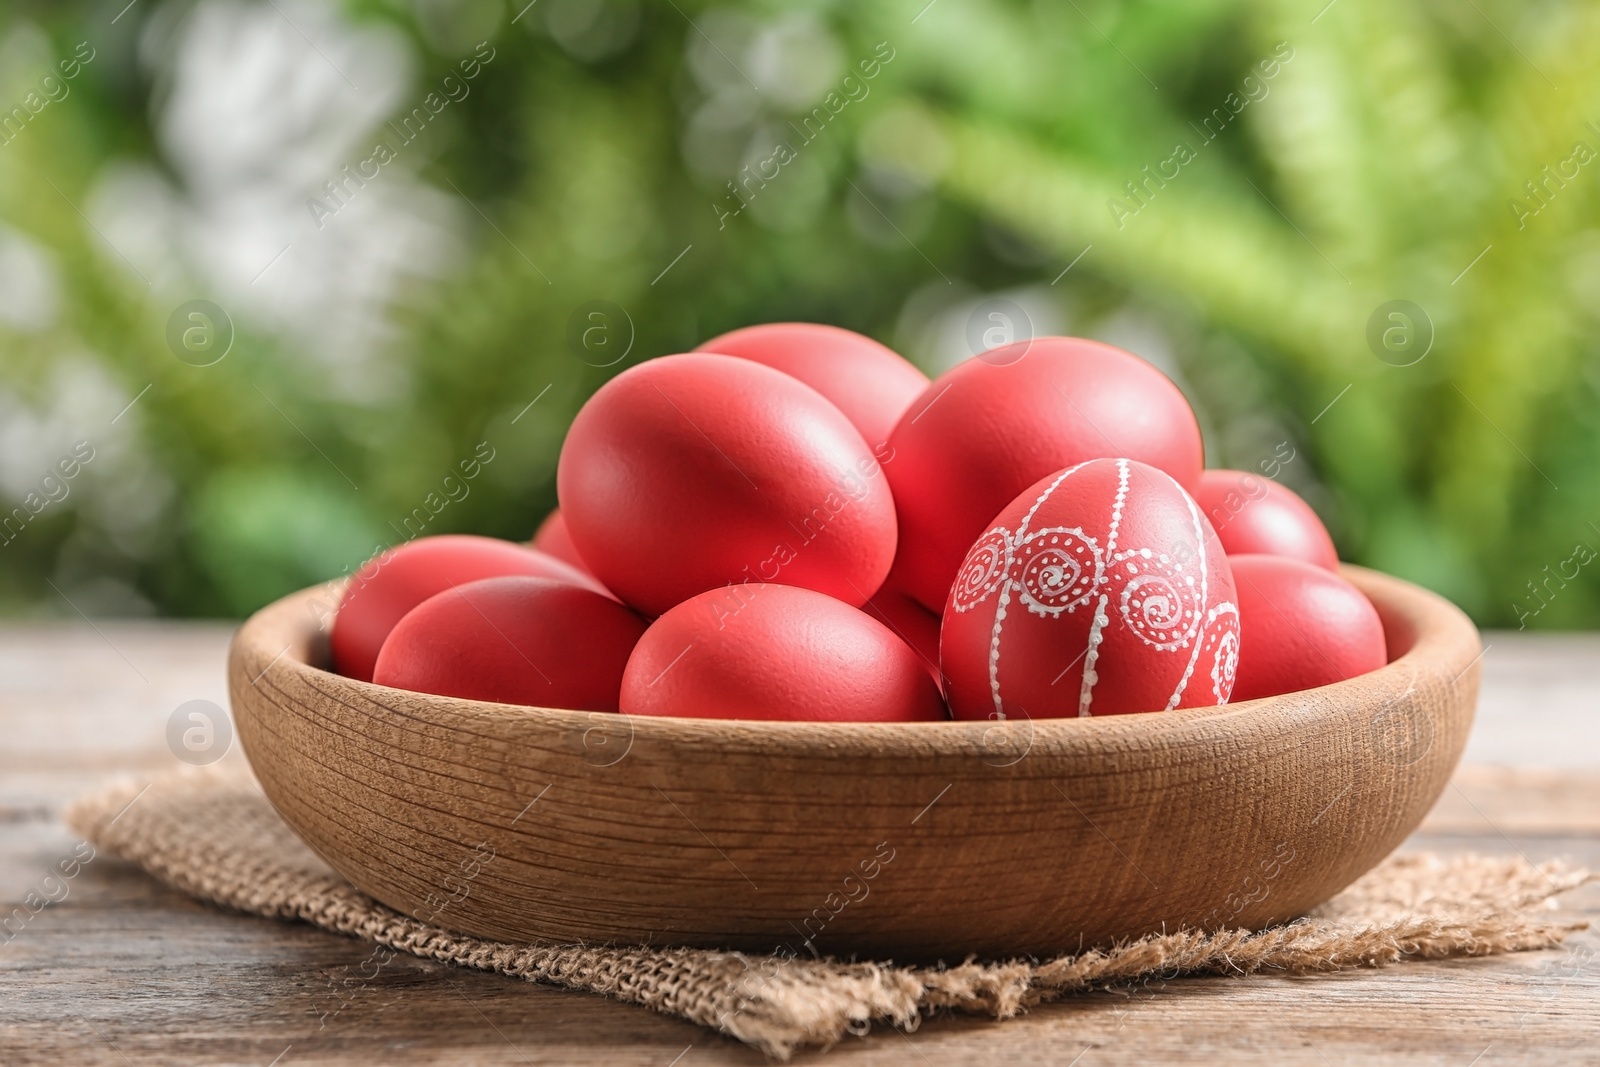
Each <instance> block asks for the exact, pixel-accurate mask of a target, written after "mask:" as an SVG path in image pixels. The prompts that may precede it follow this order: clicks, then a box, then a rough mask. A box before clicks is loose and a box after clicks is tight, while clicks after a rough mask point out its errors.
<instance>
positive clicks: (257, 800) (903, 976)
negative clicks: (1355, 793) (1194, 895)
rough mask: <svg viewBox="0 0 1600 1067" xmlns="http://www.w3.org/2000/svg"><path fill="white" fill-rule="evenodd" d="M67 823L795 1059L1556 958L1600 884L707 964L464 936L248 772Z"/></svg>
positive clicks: (202, 894)
mask: <svg viewBox="0 0 1600 1067" xmlns="http://www.w3.org/2000/svg"><path fill="white" fill-rule="evenodd" d="M67 818H68V821H69V822H70V823H71V825H72V826H73V827H74V828H75V829H76V830H77V831H78V832H79V833H81V834H83V835H84V837H85V838H87V839H88V840H89V841H90V842H91V843H92V844H93V845H95V846H96V847H97V848H101V849H105V850H106V851H109V852H112V853H114V854H117V855H120V856H122V857H123V858H125V859H127V860H130V861H132V862H133V863H136V864H138V865H139V866H140V867H143V868H144V869H145V870H146V871H148V872H150V873H151V874H153V875H155V876H156V877H157V878H159V879H161V880H162V881H164V882H167V883H168V884H170V885H172V886H174V887H176V888H178V889H180V890H182V891H183V892H185V893H189V894H191V895H193V896H196V897H199V898H201V899H204V900H208V901H211V902H213V903H216V904H220V905H223V906H224V907H229V908H234V909H237V910H239V911H243V912H248V913H250V914H253V915H262V916H268V917H275V918H283V919H299V920H301V921H303V922H308V923H311V924H313V925H315V926H319V927H321V928H323V929H325V930H331V931H334V932H336V933H341V934H346V935H349V936H353V937H359V938H362V939H363V940H366V941H371V942H376V943H377V944H380V945H383V946H386V947H387V948H390V949H393V950H395V951H399V952H407V953H410V954H412V955H415V956H420V957H423V958H426V959H433V960H439V961H441V962H445V963H454V964H458V965H462V966H467V967H474V968H478V969H480V970H487V971H496V972H498V973H500V974H504V975H508V976H511V977H514V978H523V979H527V980H530V981H537V982H546V983H550V984H553V985H558V986H564V987H566V988H568V989H578V990H584V991H586V992H591V993H602V994H605V995H607V996H610V997H615V998H617V999H618V1000H623V1001H627V1002H629V1003H633V1004H640V1005H643V1006H645V1007H648V1008H651V1009H653V1010H655V1011H658V1012H662V1013H663V1014H667V1015H675V1016H679V1017H681V1018H684V1019H688V1020H689V1021H691V1022H694V1023H698V1024H700V1025H701V1026H707V1027H711V1028H712V1029H715V1030H718V1031H721V1032H722V1033H725V1034H728V1035H731V1036H732V1037H735V1038H737V1039H739V1040H740V1041H743V1042H745V1043H747V1044H750V1045H753V1046H755V1047H757V1048H759V1049H761V1050H762V1051H764V1052H766V1053H767V1054H768V1055H769V1056H772V1057H775V1058H777V1059H788V1058H789V1056H790V1055H791V1054H792V1053H793V1052H794V1051H795V1050H796V1049H798V1048H801V1047H806V1046H821V1047H828V1046H831V1045H833V1044H835V1043H836V1042H838V1041H839V1040H840V1039H841V1038H842V1037H843V1036H844V1035H845V1034H846V1033H857V1034H859V1033H864V1032H865V1031H866V1030H867V1029H868V1028H869V1027H870V1026H871V1025H872V1023H874V1022H888V1023H891V1024H893V1025H895V1026H899V1027H901V1028H902V1029H905V1030H914V1029H915V1028H916V1026H917V1024H918V1023H919V1022H920V1020H921V1019H922V1017H923V1016H924V1015H925V1014H928V1013H930V1012H934V1011H938V1010H941V1009H943V1010H952V1011H961V1012H971V1013H978V1014H984V1015H989V1016H992V1017H994V1018H997V1019H1007V1018H1010V1017H1012V1016H1014V1015H1016V1014H1017V1013H1018V1012H1021V1011H1024V1010H1026V1009H1027V1008H1030V1007H1032V1006H1034V1005H1036V1004H1039V1003H1042V1002H1045V1001H1049V1000H1054V999H1057V998H1060V997H1062V996H1065V995H1067V994H1070V993H1075V992H1080V991H1083V990H1087V989H1091V988H1102V987H1106V986H1111V985H1116V984H1118V983H1125V982H1131V981H1135V980H1138V979H1141V978H1147V977H1151V976H1156V975H1159V976H1160V977H1161V978H1162V979H1169V978H1173V977H1176V976H1179V975H1200V974H1211V975H1246V974H1252V973H1255V972H1258V971H1277V972H1286V973H1297V974H1305V973H1310V972H1317V971H1334V970H1342V969H1346V968H1351V967H1378V966H1384V965H1387V964H1393V963H1399V962H1402V961H1405V960H1412V959H1437V958H1441V957H1446V956H1483V955H1491V954H1494V953H1501V952H1517V951H1523V950H1528V949H1539V948H1549V947H1552V946H1554V945H1557V944H1559V943H1560V942H1561V941H1562V939H1563V938H1564V937H1565V936H1566V935H1567V934H1568V933H1569V932H1571V931H1573V930H1578V929H1582V928H1584V926H1586V925H1587V924H1585V923H1582V922H1577V921H1572V920H1570V919H1569V920H1562V919H1560V918H1558V917H1556V916H1554V915H1552V914H1551V910H1552V909H1553V908H1554V907H1555V897H1556V895H1557V894H1559V893H1562V892H1565V891H1566V890H1569V889H1572V888H1574V887H1576V886H1579V885H1582V884H1583V883H1585V882H1586V881H1589V880H1590V879H1591V878H1592V877H1594V876H1593V875H1591V874H1590V873H1589V872H1587V871H1583V870H1576V869H1572V868H1568V867H1567V866H1565V865H1563V864H1561V863H1559V862H1551V863H1545V864H1541V865H1539V866H1534V865H1532V864H1529V863H1527V862H1525V861H1523V860H1521V859H1501V858H1498V857H1482V856H1464V857H1458V858H1452V859H1449V860H1442V859H1439V858H1437V857H1434V856H1430V855H1406V856H1395V857H1391V858H1390V859H1389V860H1388V861H1386V862H1385V863H1383V864H1382V865H1380V866H1379V867H1378V868H1377V869H1375V870H1373V871H1372V872H1371V873H1369V874H1367V875H1366V876H1365V877H1364V878H1362V879H1361V880H1360V881H1358V882H1357V883H1356V884H1355V885H1353V886H1351V887H1350V888H1349V889H1348V890H1346V891H1345V892H1344V893H1342V894H1340V895H1339V896H1338V897H1336V898H1335V899H1334V900H1332V901H1330V902H1329V903H1328V904H1326V905H1324V906H1323V907H1322V908H1321V909H1318V911H1317V912H1316V913H1314V914H1313V915H1311V916H1310V917H1308V918H1306V919H1303V920H1301V921H1298V922H1295V923H1290V924H1288V925H1285V926H1276V927H1271V928H1269V929H1266V930H1260V931H1254V932H1252V931H1247V930H1227V931H1222V932H1218V933H1209V934H1208V933H1201V932H1197V931H1189V930H1186V931H1179V932H1176V933H1168V934H1158V935H1151V936H1148V937H1144V938H1140V939H1138V940H1136V941H1130V942H1127V943H1124V944H1119V945H1116V946H1113V947H1110V948H1104V949H1096V950H1092V951H1087V952H1081V953H1078V954H1076V955H1071V956H1062V957H1059V958H1056V959H1052V960H1047V961H1044V962H1032V961H1022V960H1014V961H1007V962H1000V963H982V962H977V961H975V960H968V961H967V962H965V963H962V964H960V965H958V966H951V967H939V968H927V967H898V966H895V965H893V964H890V963H844V962H839V961H836V960H831V959H828V960H802V959H784V958H780V957H776V956H757V955H750V954H746V953H738V952H716V951H707V950H700V949H672V948H667V949H657V948H627V947H623V948H618V947H600V946H588V945H554V944H527V945H514V944H506V943H503V942H495V941H485V940H482V939H480V938H475V937H468V936H464V935H461V934H455V933H451V932H450V931H448V930H445V929H443V928H441V927H438V926H434V925H430V924H427V923H422V922H418V921H417V920H415V919H412V918H409V917H407V916H404V915H401V914H399V913H398V912H396V911H393V910H392V909H390V908H387V907H385V906H384V905H382V904H379V903H377V902H376V901H374V900H372V899H371V898H370V897H368V896H366V895H365V894H363V893H361V892H360V891H358V890H356V889H355V888H354V887H352V886H351V885H350V884H349V883H347V882H346V881H344V879H342V878H341V877H339V875H337V874H335V873H334V872H333V870H332V869H330V868H329V867H328V866H327V865H326V864H324V863H323V862H322V861H321V860H320V859H318V858H317V857H316V856H315V855H314V854H313V853H312V852H311V850H310V849H309V848H307V847H306V846H305V845H304V844H303V843H301V841H300V840H299V839H298V838H297V837H295V836H294V833H293V832H292V831H291V830H290V829H289V828H288V826H287V825H286V824H285V823H284V822H283V820H282V819H280V818H279V817H278V815H277V813H276V812H275V811H274V810H273V809H272V806H271V805H270V804H269V803H268V801H267V800H266V798H265V797H264V796H263V795H262V794H261V792H260V789H259V787H258V786H257V785H256V784H255V781H254V779H253V778H251V777H250V776H249V775H248V774H245V773H239V772H236V771H224V770H220V769H217V768H209V769H204V770H193V771H187V770H186V771H184V772H180V773H177V774H172V775H168V776H165V777H162V778H158V779H156V780H155V781H153V782H150V783H148V784H139V783H126V784H117V785H114V786H110V787H108V788H106V789H104V790H103V791H101V792H99V793H96V794H95V795H93V796H90V797H86V798H84V799H83V800H81V801H79V802H78V804H76V805H75V806H74V807H73V808H72V810H71V811H70V812H69V813H68V816H67Z"/></svg>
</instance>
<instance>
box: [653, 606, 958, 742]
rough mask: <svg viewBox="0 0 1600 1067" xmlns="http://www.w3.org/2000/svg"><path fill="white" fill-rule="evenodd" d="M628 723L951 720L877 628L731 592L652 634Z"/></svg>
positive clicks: (849, 613)
mask: <svg viewBox="0 0 1600 1067" xmlns="http://www.w3.org/2000/svg"><path fill="white" fill-rule="evenodd" d="M621 706H622V710H623V711H624V712H625V713H627V714H629V715H676V716H688V717H692V718H702V719H790V720H813V721H818V722H921V721H931V720H935V719H942V718H944V704H943V703H942V702H941V701H940V699H939V690H938V688H937V687H936V686H935V685H934V682H933V679H932V678H930V677H929V676H928V671H927V668H926V667H925V666H924V665H923V663H922V661H921V659H920V658H919V657H918V656H917V654H916V653H915V652H913V651H912V650H911V648H910V646H908V645H907V644H906V643H905V642H904V641H902V640H900V638H898V637H896V636H895V635H894V634H892V633H890V632H889V630H888V628H887V627H885V626H884V625H883V624H882V623H880V622H878V621H877V620H875V619H873V618H872V617H870V616H869V615H867V614H866V613H865V612H862V611H858V610H856V609H855V608H853V607H851V606H850V605H848V604H846V603H844V602H843V601H840V600H835V599H834V598H832V597H830V596H826V595H824V594H822V593H818V592H814V591H812V590H810V589H798V588H795V587H793V586H787V585H770V584H768V585H763V584H759V583H751V584H749V585H736V586H728V587H725V588H722V589H713V590H710V591H708V592H704V593H701V594H700V595H699V596H695V597H691V598H690V599H689V600H686V601H684V602H683V603H681V604H679V605H678V606H677V607H675V608H673V609H672V610H671V611H669V612H667V613H666V614H665V615H663V616H661V618H659V619H657V620H656V621H655V622H653V623H652V624H651V625H650V629H649V630H647V631H646V632H645V635H644V637H643V638H641V639H640V641H639V644H638V646H637V647H635V648H634V650H633V656H632V658H630V659H629V660H628V669H627V671H626V672H625V673H624V674H623V676H622V705H621Z"/></svg>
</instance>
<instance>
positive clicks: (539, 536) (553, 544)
mask: <svg viewBox="0 0 1600 1067" xmlns="http://www.w3.org/2000/svg"><path fill="white" fill-rule="evenodd" d="M533 547H534V548H537V549H538V550H539V551H540V552H545V553H548V554H550V555H552V556H554V557H555V558H556V559H559V560H560V561H561V562H563V563H570V564H572V565H573V566H574V567H576V568H578V569H579V570H580V571H583V572H584V573H585V574H587V573H589V568H588V566H587V565H586V564H585V563H584V562H583V557H582V556H580V555H578V546H577V545H574V544H573V543H572V535H571V534H570V533H568V532H567V520H566V519H564V518H562V517H561V509H560V508H556V509H555V510H554V511H552V512H551V513H550V514H548V515H546V516H545V517H544V521H543V522H541V523H540V524H539V528H538V529H537V530H535V531H534V534H533Z"/></svg>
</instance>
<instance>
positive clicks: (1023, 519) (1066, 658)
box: [939, 459, 1239, 719]
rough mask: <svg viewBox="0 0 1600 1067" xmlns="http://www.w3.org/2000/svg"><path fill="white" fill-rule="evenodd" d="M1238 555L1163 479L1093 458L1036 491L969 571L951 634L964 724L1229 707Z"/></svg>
mask: <svg viewBox="0 0 1600 1067" xmlns="http://www.w3.org/2000/svg"><path fill="white" fill-rule="evenodd" d="M1233 594H1234V590H1233V579H1232V577H1231V576H1230V575H1229V572H1228V561H1227V557H1226V556H1225V555H1224V554H1223V551H1222V546H1221V545H1220V544H1218V543H1217V538H1216V534H1214V533H1213V532H1212V531H1211V528H1210V526H1209V524H1208V523H1207V522H1206V520H1205V517H1204V516H1203V515H1201V514H1200V509H1199V507H1198V506H1197V505H1196V504H1195V502H1194V500H1193V499H1192V498H1191V497H1190V496H1189V494H1188V493H1186V492H1184V489H1183V487H1182V486H1181V485H1179V484H1178V483H1177V482H1176V481H1174V480H1173V479H1172V478H1171V477H1169V476H1168V475H1167V474H1166V473H1164V472H1163V471H1160V470H1157V469H1156V468H1155V467H1152V466H1150V465H1148V464H1145V463H1139V462H1138V461H1136V460H1127V459H1096V460H1090V461H1088V462H1086V463H1081V464H1079V465H1078V466H1076V467H1071V468H1069V469H1067V470H1064V471H1061V472H1059V473H1057V474H1053V475H1050V476H1048V477H1046V478H1044V479H1041V480H1040V481H1039V482H1037V483H1035V484H1034V485H1033V486H1030V487H1029V488H1028V489H1027V490H1025V491H1024V492H1023V494H1022V495H1021V496H1019V497H1017V498H1016V499H1015V500H1013V501H1012V502H1011V503H1010V504H1009V505H1008V506H1007V507H1006V508H1005V510H1003V511H1001V512H1000V514H999V515H998V516H996V517H995V519H994V522H993V524H992V526H991V527H990V529H989V531H988V532H987V533H985V534H984V535H983V536H981V537H980V538H978V540H977V542H976V543H975V544H974V545H973V546H972V550H971V551H970V552H968V553H967V557H966V559H965V560H964V561H963V562H962V564H961V572H960V574H959V576H958V577H957V579H956V582H955V585H954V586H953V587H952V588H951V590H950V602H949V605H948V606H947V607H946V608H945V613H944V626H943V629H942V630H941V634H940V645H939V647H940V654H941V663H942V665H943V667H944V674H945V679H946V689H945V695H946V696H947V697H948V698H949V700H950V710H951V712H952V714H954V715H955V717H956V718H958V719H982V718H1002V719H1003V718H1020V717H1024V716H1027V717H1031V718H1036V719H1038V718H1062V717H1066V716H1073V715H1120V714H1124V713H1126V712H1135V711H1162V710H1164V709H1171V708H1185V707H1202V706H1209V705H1217V704H1226V703H1227V702H1228V696H1229V694H1230V692H1231V691H1232V689H1233V674H1234V669H1235V666H1236V664H1237V661H1238V652H1239V615H1238V612H1237V610H1236V609H1235V607H1234V602H1233Z"/></svg>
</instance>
